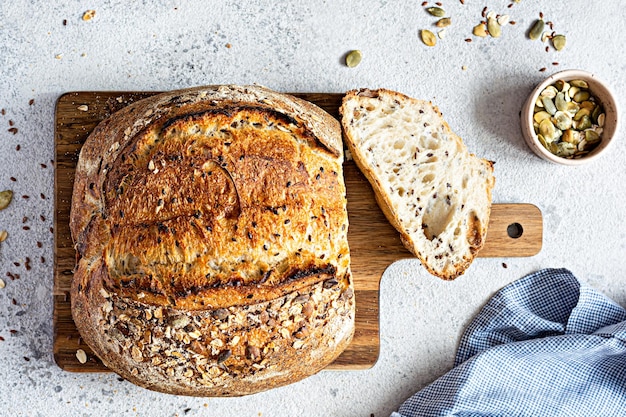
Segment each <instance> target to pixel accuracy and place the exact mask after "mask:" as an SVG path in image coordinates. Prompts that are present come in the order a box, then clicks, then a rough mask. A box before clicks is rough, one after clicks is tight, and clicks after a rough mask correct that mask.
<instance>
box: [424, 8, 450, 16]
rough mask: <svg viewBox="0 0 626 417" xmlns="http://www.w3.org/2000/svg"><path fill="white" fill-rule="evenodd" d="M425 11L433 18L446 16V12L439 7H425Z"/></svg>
mask: <svg viewBox="0 0 626 417" xmlns="http://www.w3.org/2000/svg"><path fill="white" fill-rule="evenodd" d="M426 11H427V12H428V13H430V14H431V15H433V16H435V17H444V16H445V15H446V11H445V10H443V9H442V8H441V7H434V6H433V7H427V8H426Z"/></svg>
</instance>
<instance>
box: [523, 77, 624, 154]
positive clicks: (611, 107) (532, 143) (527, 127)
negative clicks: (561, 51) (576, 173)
mask: <svg viewBox="0 0 626 417" xmlns="http://www.w3.org/2000/svg"><path fill="white" fill-rule="evenodd" d="M557 80H563V81H571V80H584V81H586V82H587V83H588V84H589V91H590V92H591V94H592V95H593V96H594V97H595V98H596V99H597V100H598V101H599V102H600V103H601V104H602V106H603V107H604V113H605V115H606V118H605V122H604V127H603V132H602V136H601V137H602V141H601V142H600V144H599V145H598V146H597V147H596V148H594V149H593V150H592V151H591V152H589V153H588V154H586V155H584V156H583V157H581V158H578V159H569V158H562V157H560V156H556V155H554V154H553V153H552V152H550V151H549V150H547V149H546V148H545V147H544V146H543V145H542V144H541V142H539V139H538V138H537V135H536V134H535V129H534V128H533V116H534V107H535V102H536V101H537V98H538V97H539V94H541V92H542V91H543V90H544V89H545V88H546V87H547V86H549V85H551V84H554V83H555V82H556V81H557ZM617 110H618V109H617V102H616V100H615V97H614V96H613V94H612V93H611V90H610V89H609V87H608V86H607V85H606V84H605V83H603V82H602V81H600V80H599V79H598V78H597V77H596V76H595V75H594V74H591V73H589V72H586V71H581V70H565V71H560V72H557V73H556V74H553V75H551V76H550V77H548V78H546V79H545V80H544V81H543V82H542V83H541V84H539V85H537V87H535V89H534V90H533V91H532V93H531V94H530V96H529V97H528V99H527V100H526V103H525V104H524V107H523V108H522V114H521V125H522V134H523V136H524V140H525V141H526V143H527V144H528V146H529V147H530V149H532V150H533V152H535V153H536V154H537V155H539V156H540V157H541V158H543V159H545V160H546V161H550V162H553V163H555V164H562V165H581V164H585V163H588V162H591V161H593V160H595V159H597V158H599V157H600V156H601V155H602V154H604V153H605V152H607V150H608V149H609V148H610V145H611V143H612V142H613V139H614V137H615V134H616V133H617V131H618V127H619V119H618V111H617Z"/></svg>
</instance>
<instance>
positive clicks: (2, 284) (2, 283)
mask: <svg viewBox="0 0 626 417" xmlns="http://www.w3.org/2000/svg"><path fill="white" fill-rule="evenodd" d="M4 287H6V284H5V282H4V280H3V279H2V278H0V289H2V288H4Z"/></svg>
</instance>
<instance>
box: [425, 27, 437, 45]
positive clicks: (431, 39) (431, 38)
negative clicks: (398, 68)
mask: <svg viewBox="0 0 626 417" xmlns="http://www.w3.org/2000/svg"><path fill="white" fill-rule="evenodd" d="M421 36H422V42H424V44H425V45H426V46H435V45H436V44H437V37H435V34H434V33H432V32H431V31H430V30H428V29H422V31H421Z"/></svg>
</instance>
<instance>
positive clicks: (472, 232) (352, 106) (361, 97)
mask: <svg viewBox="0 0 626 417" xmlns="http://www.w3.org/2000/svg"><path fill="white" fill-rule="evenodd" d="M383 97H384V98H383ZM368 99H381V100H384V101H386V102H393V103H394V104H400V103H403V104H406V105H408V106H411V105H413V106H416V107H418V106H423V107H428V108H429V110H431V111H433V112H434V113H435V115H436V117H437V119H438V120H437V122H438V123H439V124H440V125H441V129H442V130H444V131H446V133H447V135H448V136H449V137H450V138H451V140H452V141H454V143H455V147H457V148H458V149H460V150H461V152H462V153H466V154H467V155H469V157H470V158H471V159H473V161H474V162H475V163H477V164H479V165H480V166H481V170H482V171H483V175H484V177H485V181H484V183H483V184H482V186H481V188H480V189H479V190H475V193H477V194H482V196H483V198H484V201H485V202H486V204H484V205H483V207H481V210H480V215H479V216H478V215H472V216H469V217H468V219H467V222H468V223H469V224H468V225H467V230H466V239H465V240H466V242H467V245H468V248H467V249H468V250H467V253H466V254H465V255H464V256H462V257H461V258H460V259H457V260H456V261H455V262H454V263H450V264H447V265H446V266H445V267H443V268H441V267H440V266H439V265H437V266H435V265H434V264H433V263H432V262H430V261H429V259H428V258H427V255H428V254H426V253H424V252H423V251H420V250H419V247H420V245H419V242H417V241H416V239H415V237H416V236H420V237H422V231H421V230H420V231H419V232H417V231H412V233H409V232H408V231H407V229H406V226H405V225H404V224H403V218H402V215H400V214H399V212H398V210H397V209H394V204H393V202H392V195H391V194H390V190H389V187H388V185H386V184H382V183H381V177H380V172H379V171H377V167H376V168H375V167H373V166H372V165H371V164H370V163H369V159H368V155H367V154H366V152H367V151H366V149H363V147H362V146H360V145H359V140H358V139H357V138H356V134H357V133H356V131H355V130H356V129H355V128H354V126H353V125H352V123H353V121H354V118H355V117H354V112H355V111H357V112H358V111H361V112H364V113H367V112H368V110H367V108H366V107H367V104H366V100H368ZM356 103H359V104H356ZM356 107H363V108H362V109H359V110H356ZM339 112H340V115H341V116H342V118H341V123H342V128H343V132H344V138H345V142H346V144H347V146H348V149H349V150H350V153H351V154H352V156H353V159H354V161H355V163H356V165H357V167H358V168H359V169H360V171H361V172H362V173H363V175H364V176H365V177H366V178H367V180H368V181H369V183H370V184H371V186H372V189H373V191H374V196H375V198H376V201H377V203H378V205H379V207H380V208H381V210H382V212H383V213H384V215H385V217H386V218H387V220H388V221H389V222H390V224H391V225H392V226H393V227H394V228H395V229H396V230H397V231H398V232H399V234H400V239H401V241H402V244H403V245H404V246H405V247H406V248H407V249H408V250H409V251H410V252H411V253H412V254H413V255H415V256H416V257H417V258H418V259H419V260H420V261H421V263H422V265H423V266H424V267H425V268H426V270H428V272H429V273H431V274H432V275H435V276H438V277H439V278H442V279H444V280H453V279H455V278H457V277H459V276H460V275H462V274H463V273H464V272H465V270H466V269H467V268H468V267H469V266H470V265H471V263H472V262H473V260H474V258H475V257H476V254H477V253H478V252H479V251H480V249H481V248H482V247H483V246H484V242H485V238H486V235H487V227H488V220H489V216H490V213H491V201H492V189H493V187H494V186H495V178H494V177H493V162H492V161H489V160H486V159H480V158H477V157H476V156H475V155H473V154H469V152H467V150H466V148H465V145H464V143H463V141H462V139H461V138H460V137H459V136H457V135H456V134H454V132H453V131H452V129H451V128H450V126H449V125H448V123H447V122H446V121H445V120H444V119H443V116H442V114H441V112H440V111H439V109H438V108H437V107H436V106H434V105H432V103H430V102H425V101H422V100H417V99H414V98H411V97H409V96H406V95H404V94H402V93H399V92H396V91H391V90H387V89H376V90H370V89H358V90H351V91H348V92H347V93H346V95H345V96H344V98H343V101H342V106H341V108H340V111H339ZM379 122H381V121H380V120H379ZM408 136H410V134H407V137H408ZM388 139H389V140H391V139H393V138H388ZM399 162H401V161H399ZM416 187H418V188H419V185H418V184H416ZM417 216H421V214H418V215H417ZM442 243H445V242H442Z"/></svg>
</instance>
